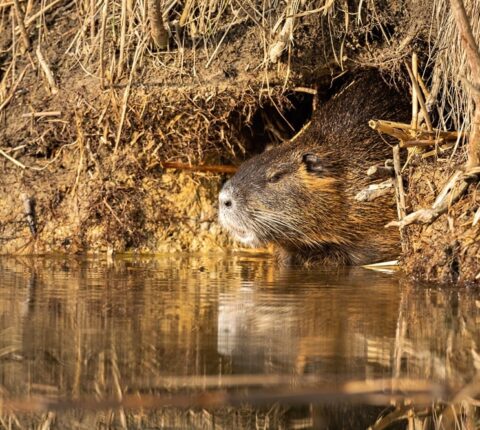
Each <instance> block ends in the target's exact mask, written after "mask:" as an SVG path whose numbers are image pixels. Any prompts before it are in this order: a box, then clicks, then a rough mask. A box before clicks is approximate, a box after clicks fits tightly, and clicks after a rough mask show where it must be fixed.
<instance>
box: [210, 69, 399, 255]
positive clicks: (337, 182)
mask: <svg viewBox="0 0 480 430" xmlns="http://www.w3.org/2000/svg"><path fill="white" fill-rule="evenodd" d="M406 112H408V105H407V103H406V102H405V101H404V100H403V99H402V97H401V96H400V95H399V94H398V93H397V92H396V91H395V90H394V89H392V88H390V87H389V86H388V85H387V84H386V83H385V82H384V81H383V80H382V79H381V77H380V76H379V75H378V74H377V73H374V72H368V73H364V74H363V75H361V76H359V77H357V78H356V79H355V80H353V81H352V82H350V83H348V84H347V85H346V86H345V87H344V88H342V90H340V91H339V93H337V95H336V96H335V97H333V98H332V99H331V100H329V101H328V102H326V103H325V104H323V105H322V106H321V107H320V108H319V109H318V110H317V112H316V113H315V114H314V116H313V118H312V122H311V125H310V127H309V128H308V129H307V130H305V132H304V133H303V134H301V135H300V136H299V137H298V138H297V139H295V140H294V141H293V142H287V143H284V144H282V145H280V146H277V147H274V148H272V149H270V150H268V151H266V152H264V153H263V154H260V155H257V156H255V157H252V158H251V159H249V160H248V161H246V162H245V163H243V164H242V165H241V166H240V169H239V170H238V172H237V173H236V174H235V175H234V176H233V177H232V178H231V179H230V180H229V181H228V182H226V183H225V185H224V187H223V189H222V191H221V193H220V196H219V203H220V208H219V219H220V222H221V224H222V225H223V227H224V228H226V229H227V230H228V231H229V232H230V234H232V236H233V237H234V238H236V239H237V240H239V241H240V242H242V243H243V244H245V245H249V246H260V245H265V244H267V243H271V242H273V243H274V244H276V248H277V250H278V254H279V256H280V258H281V260H282V261H284V262H290V263H305V262H318V263H320V264H366V263H371V262H375V261H380V260H384V259H392V258H396V257H397V256H398V254H399V236H398V232H397V231H393V230H390V229H389V230H387V229H385V227H384V226H385V224H387V223H388V222H389V221H391V220H393V219H396V209H395V202H394V198H393V196H386V197H382V198H379V199H376V200H375V201H373V202H358V201H357V200H355V198H354V197H355V195H356V194H357V193H358V192H359V191H360V190H362V189H364V188H365V187H366V186H367V185H369V184H371V183H372V182H373V181H371V180H370V179H369V178H368V177H367V176H366V170H367V169H368V168H369V167H370V166H372V165H374V164H381V163H383V162H384V161H385V160H386V159H387V158H389V157H391V147H390V146H389V145H388V144H387V143H386V142H385V141H384V140H383V139H382V138H381V137H380V136H379V135H378V134H377V133H376V132H374V131H373V130H372V129H370V127H369V126H368V121H369V120H371V119H380V118H381V119H395V120H402V119H404V118H405V115H406Z"/></svg>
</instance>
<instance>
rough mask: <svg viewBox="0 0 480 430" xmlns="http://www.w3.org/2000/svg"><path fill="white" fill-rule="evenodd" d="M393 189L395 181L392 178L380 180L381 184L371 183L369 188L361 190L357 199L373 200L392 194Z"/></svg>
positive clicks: (360, 200)
mask: <svg viewBox="0 0 480 430" xmlns="http://www.w3.org/2000/svg"><path fill="white" fill-rule="evenodd" d="M392 191H393V182H392V180H391V179H389V180H387V181H384V182H380V183H379V184H371V185H369V186H368V187H367V188H365V189H363V190H362V191H360V192H359V193H358V194H357V195H356V196H355V200H357V201H358V202H371V201H373V200H375V199H378V198H379V197H383V196H385V195H387V194H391V193H392Z"/></svg>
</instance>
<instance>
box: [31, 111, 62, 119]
mask: <svg viewBox="0 0 480 430" xmlns="http://www.w3.org/2000/svg"><path fill="white" fill-rule="evenodd" d="M61 115H62V112H61V111H59V110H56V111H43V112H29V113H24V114H22V118H44V117H51V116H61Z"/></svg>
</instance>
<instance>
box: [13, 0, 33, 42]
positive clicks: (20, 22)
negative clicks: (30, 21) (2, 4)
mask: <svg viewBox="0 0 480 430" xmlns="http://www.w3.org/2000/svg"><path fill="white" fill-rule="evenodd" d="M13 4H14V7H15V14H16V16H17V22H18V28H19V29H20V34H21V35H22V39H23V44H24V45H25V50H27V51H28V50H29V49H30V47H31V44H30V38H29V37H28V33H27V30H26V28H25V15H24V13H23V10H22V8H21V7H20V3H19V2H18V0H13Z"/></svg>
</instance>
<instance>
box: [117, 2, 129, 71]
mask: <svg viewBox="0 0 480 430" xmlns="http://www.w3.org/2000/svg"><path fill="white" fill-rule="evenodd" d="M120 22H121V27H120V48H119V51H120V52H119V55H118V64H117V78H118V77H120V76H121V75H122V69H123V62H124V57H125V40H126V37H127V36H126V35H127V0H122V11H121V15H120Z"/></svg>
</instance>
